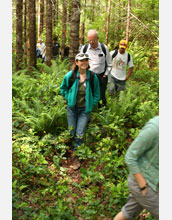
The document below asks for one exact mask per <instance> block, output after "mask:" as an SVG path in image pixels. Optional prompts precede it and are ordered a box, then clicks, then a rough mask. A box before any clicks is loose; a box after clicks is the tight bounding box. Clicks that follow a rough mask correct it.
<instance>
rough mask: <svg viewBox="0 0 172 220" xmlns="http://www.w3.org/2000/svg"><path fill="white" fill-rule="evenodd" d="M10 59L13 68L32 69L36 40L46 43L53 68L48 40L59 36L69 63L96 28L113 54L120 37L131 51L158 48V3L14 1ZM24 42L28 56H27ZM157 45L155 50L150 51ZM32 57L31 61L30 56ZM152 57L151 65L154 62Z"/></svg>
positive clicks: (92, 0) (68, 0)
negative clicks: (90, 32)
mask: <svg viewBox="0 0 172 220" xmlns="http://www.w3.org/2000/svg"><path fill="white" fill-rule="evenodd" d="M12 21H13V35H12V36H13V41H12V42H13V60H15V62H13V63H16V69H17V70H19V69H21V68H24V67H27V66H28V65H29V66H31V67H32V66H33V67H36V62H37V61H36V42H37V40H38V38H39V37H41V38H42V40H43V41H44V43H45V44H46V51H47V65H51V59H52V52H51V51H52V49H51V48H52V39H53V37H54V36H57V37H58V41H59V43H60V45H61V52H62V60H63V51H64V48H65V46H67V45H68V46H69V47H70V55H69V63H70V64H72V63H73V61H74V57H75V55H76V53H77V52H78V47H79V39H80V43H81V44H84V43H86V41H87V39H86V34H87V31H88V30H89V29H97V31H98V32H99V40H100V42H103V43H106V44H107V45H108V46H109V49H110V50H112V49H114V47H115V46H116V45H118V43H119V41H120V40H121V39H123V38H125V39H127V41H129V48H137V47H138V49H139V46H142V47H144V48H145V50H146V49H147V48H149V49H151V53H152V56H154V55H153V53H154V50H155V48H156V46H158V35H159V2H158V0H155V1H153V0H146V1H139V0H133V1H131V0H129V1H127V0H120V1H113V0H108V1H107V0H106V1H95V0H90V1H86V0H85V1H80V0H75V1H74V0H73V1H72V0H64V1H60V0H52V1H51V0H49V1H44V0H32V1H29V0H16V1H13V20H12ZM27 43H29V44H30V54H27ZM154 47H155V48H154ZM28 56H30V57H28ZM153 58H154V57H152V62H153Z"/></svg>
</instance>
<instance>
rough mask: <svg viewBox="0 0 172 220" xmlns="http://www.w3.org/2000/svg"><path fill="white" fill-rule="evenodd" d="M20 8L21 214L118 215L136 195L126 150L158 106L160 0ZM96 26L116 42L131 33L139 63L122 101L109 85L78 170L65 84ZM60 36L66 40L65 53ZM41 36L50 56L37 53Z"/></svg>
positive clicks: (15, 35)
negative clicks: (56, 53)
mask: <svg viewBox="0 0 172 220" xmlns="http://www.w3.org/2000/svg"><path fill="white" fill-rule="evenodd" d="M12 8H13V10H12V21H13V29H12V30H13V31H12V96H13V97H12V145H13V147H12V156H13V158H12V159H13V161H12V171H13V172H12V173H13V180H12V181H13V182H12V187H13V194H12V195H13V213H12V215H13V216H12V218H13V219H14V220H25V219H26V220H27V219H28V220H30V219H33V220H34V219H35V220H38V219H40V220H111V219H113V217H114V216H115V214H116V213H117V212H118V211H119V210H120V209H121V207H122V205H124V204H125V202H126V198H127V196H128V194H129V191H128V187H127V176H128V170H127V167H126V164H125V161H124V156H125V153H126V150H127V148H128V146H129V145H130V144H131V142H132V141H133V140H134V138H135V137H136V136H137V135H138V133H139V131H140V129H141V128H142V127H143V125H144V124H145V123H146V122H147V121H148V120H149V119H150V118H151V117H153V116H154V115H157V114H158V113H159V40H158V38H159V2H158V1H157V0H154V1H153V0H145V1H139V0H131V1H127V0H119V1H112V0H108V1H105V0H101V1H99V0H97V1H95V0H89V1H80V0H75V1H74V0H70V1H69V0H64V1H61V0H46V1H43V0H39V1H35V0H15V1H13V2H12ZM89 29H96V30H97V31H98V33H99V40H100V42H102V43H105V44H107V45H108V47H109V50H110V51H111V50H113V49H114V47H115V46H116V45H118V43H119V41H120V40H121V39H123V38H124V39H128V42H129V47H128V49H127V50H128V51H129V53H131V55H132V57H133V62H134V71H133V73H132V75H131V77H130V80H129V81H128V82H127V86H126V90H125V91H123V92H121V94H120V97H119V100H118V102H117V101H116V100H115V99H113V98H112V97H110V96H109V95H108V93H107V94H106V97H107V107H108V108H107V109H102V110H101V111H99V110H98V109H97V108H95V109H94V110H93V112H92V115H91V120H90V123H89V124H88V128H87V131H86V138H85V143H84V144H83V145H82V146H81V147H79V148H78V150H77V154H78V155H79V158H80V160H81V168H80V170H77V171H73V170H72V168H71V167H70V166H71V163H72V160H71V152H72V149H73V142H71V141H70V139H69V132H68V131H67V120H66V102H65V100H64V98H63V97H62V96H61V95H60V92H59V87H60V84H61V82H62V79H63V77H64V75H65V74H66V73H67V72H68V70H69V68H70V66H71V65H72V64H73V61H74V57H75V55H76V53H77V52H78V47H79V44H80V43H82V44H85V43H86V41H87V39H86V35H87V31H88V30H89ZM54 36H58V42H59V43H60V45H61V56H60V57H59V59H57V60H52V38H53V37H54ZM39 37H41V38H42V40H43V41H44V43H45V44H46V54H47V60H46V62H45V63H41V60H40V59H37V58H36V42H37V40H38V38H39ZM28 43H29V45H30V51H29V53H28V52H27V44H28ZM65 46H69V47H70V51H69V59H64V57H63V53H64V48H65ZM144 215H146V219H150V220H152V219H153V218H152V216H151V215H150V214H149V213H147V212H145V211H144V212H143V213H142V214H141V215H140V216H139V217H138V218H137V219H144V217H143V216H144Z"/></svg>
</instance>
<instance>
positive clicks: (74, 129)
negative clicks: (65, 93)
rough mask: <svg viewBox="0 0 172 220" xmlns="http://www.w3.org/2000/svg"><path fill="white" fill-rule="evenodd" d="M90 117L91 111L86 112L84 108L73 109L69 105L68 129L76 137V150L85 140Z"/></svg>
mask: <svg viewBox="0 0 172 220" xmlns="http://www.w3.org/2000/svg"><path fill="white" fill-rule="evenodd" d="M89 119H90V113H89V114H86V113H85V107H84V108H77V107H75V108H74V109H71V108H69V107H68V106H67V121H68V129H69V130H70V132H71V135H73V136H74V137H75V144H74V150H76V148H77V146H80V145H81V144H83V142H84V135H85V130H86V127H87V124H88V121H89Z"/></svg>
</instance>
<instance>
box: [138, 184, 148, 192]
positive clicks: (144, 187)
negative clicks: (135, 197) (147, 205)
mask: <svg viewBox="0 0 172 220" xmlns="http://www.w3.org/2000/svg"><path fill="white" fill-rule="evenodd" d="M139 188H140V191H143V190H144V189H146V188H147V185H145V186H143V187H139Z"/></svg>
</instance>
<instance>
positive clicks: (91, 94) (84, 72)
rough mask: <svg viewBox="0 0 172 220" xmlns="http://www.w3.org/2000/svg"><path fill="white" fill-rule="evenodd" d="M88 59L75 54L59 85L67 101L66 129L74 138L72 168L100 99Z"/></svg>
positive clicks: (77, 166) (97, 82)
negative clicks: (73, 61)
mask: <svg viewBox="0 0 172 220" xmlns="http://www.w3.org/2000/svg"><path fill="white" fill-rule="evenodd" d="M88 60H89V55H88V54H83V53H79V54H77V55H76V57H75V63H74V66H73V69H72V70H71V71H69V72H68V73H67V74H66V75H65V77H64V79H63V82H62V84H61V86H60V92H61V94H62V95H63V96H64V97H65V99H66V101H67V121H68V129H69V130H70V132H71V135H72V136H74V139H75V143H74V164H73V168H74V170H76V169H78V168H79V167H80V162H79V160H78V158H77V157H76V156H75V150H76V149H77V147H78V146H80V145H81V144H83V142H84V135H85V131H86V127H87V124H88V121H89V119H90V114H91V111H92V109H93V107H94V106H95V105H96V104H97V103H98V102H99V100H100V87H99V81H98V78H97V76H96V74H94V73H92V72H91V71H90V70H88V68H89V65H88Z"/></svg>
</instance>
